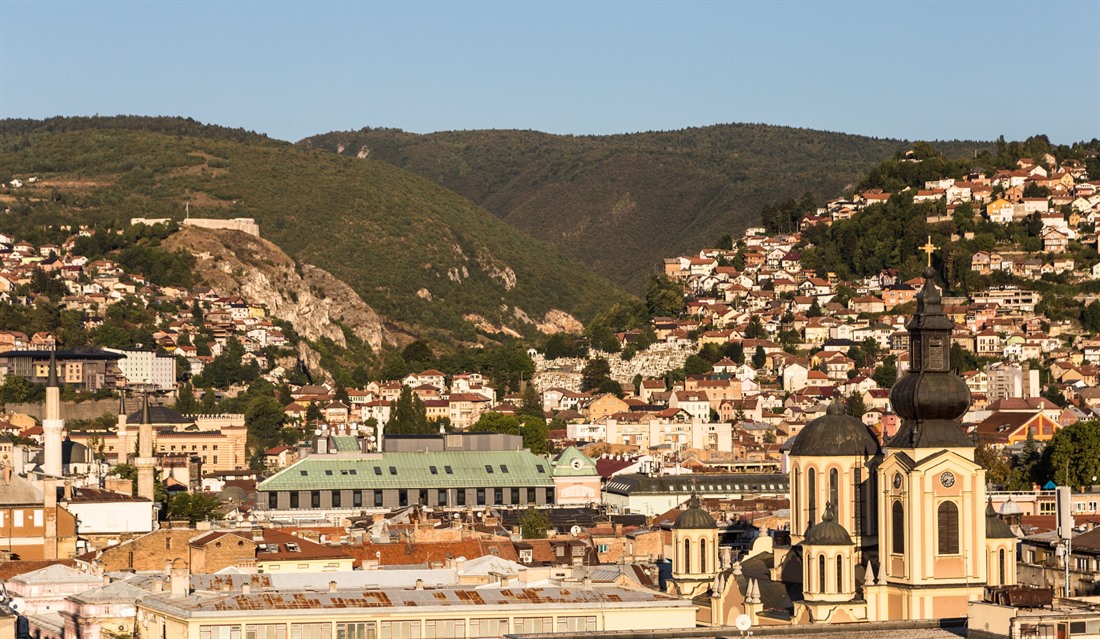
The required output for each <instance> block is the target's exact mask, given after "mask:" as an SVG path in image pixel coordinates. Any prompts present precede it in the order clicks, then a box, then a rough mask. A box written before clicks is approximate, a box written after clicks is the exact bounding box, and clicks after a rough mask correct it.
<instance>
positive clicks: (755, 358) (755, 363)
mask: <svg viewBox="0 0 1100 639" xmlns="http://www.w3.org/2000/svg"><path fill="white" fill-rule="evenodd" d="M767 363H768V354H767V353H765V352H764V347H763V346H757V347H756V351H755V352H754V353H753V354H752V367H753V368H755V369H756V370H760V369H761V368H764V364H767Z"/></svg>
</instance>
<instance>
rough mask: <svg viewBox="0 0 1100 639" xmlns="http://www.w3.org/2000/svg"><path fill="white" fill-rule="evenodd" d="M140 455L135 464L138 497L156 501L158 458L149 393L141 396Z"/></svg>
mask: <svg viewBox="0 0 1100 639" xmlns="http://www.w3.org/2000/svg"><path fill="white" fill-rule="evenodd" d="M138 448H139V449H140V450H138V456H137V459H136V460H134V465H135V466H137V471H138V497H142V498H144V499H148V500H150V501H155V492H156V485H155V482H154V479H153V472H154V470H155V468H156V465H157V459H156V457H155V456H154V454H153V422H152V419H150V417H149V393H148V392H146V393H144V394H142V397H141V425H140V426H138Z"/></svg>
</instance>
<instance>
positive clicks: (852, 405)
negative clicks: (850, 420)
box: [846, 391, 867, 417]
mask: <svg viewBox="0 0 1100 639" xmlns="http://www.w3.org/2000/svg"><path fill="white" fill-rule="evenodd" d="M846 404H847V410H848V414H849V415H851V416H852V417H863V414H864V413H866V412H867V404H866V403H864V401H863V395H861V394H860V393H859V391H852V394H851V395H849V396H848V401H847V402H846Z"/></svg>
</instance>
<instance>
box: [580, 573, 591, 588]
mask: <svg viewBox="0 0 1100 639" xmlns="http://www.w3.org/2000/svg"><path fill="white" fill-rule="evenodd" d="M582 583H583V584H584V586H583V587H584V589H585V590H592V578H591V577H589V576H588V575H585V576H584V581H583V582H582Z"/></svg>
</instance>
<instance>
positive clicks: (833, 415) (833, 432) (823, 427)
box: [790, 397, 879, 457]
mask: <svg viewBox="0 0 1100 639" xmlns="http://www.w3.org/2000/svg"><path fill="white" fill-rule="evenodd" d="M878 452H879V445H878V438H876V437H875V435H874V433H872V432H871V429H869V428H867V425H866V424H864V423H863V422H861V421H860V420H859V419H857V418H855V417H852V416H851V415H848V414H847V413H846V412H845V410H844V404H842V403H841V402H840V399H839V398H836V397H834V398H833V401H832V403H830V404H829V409H828V410H827V411H826V413H825V414H824V415H822V416H821V417H818V418H817V419H814V420H812V421H811V422H810V423H809V424H806V427H805V428H803V429H802V430H801V431H800V432H799V433H798V435H797V436H796V437H795V438H794V444H792V445H791V452H790V455H791V456H792V457H797V456H802V457H842V456H843V457H847V456H852V455H866V456H873V455H877V454H878Z"/></svg>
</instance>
